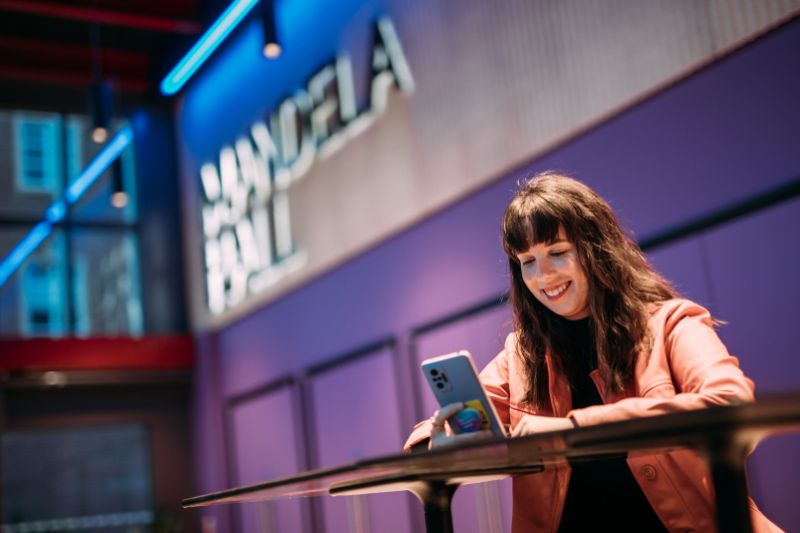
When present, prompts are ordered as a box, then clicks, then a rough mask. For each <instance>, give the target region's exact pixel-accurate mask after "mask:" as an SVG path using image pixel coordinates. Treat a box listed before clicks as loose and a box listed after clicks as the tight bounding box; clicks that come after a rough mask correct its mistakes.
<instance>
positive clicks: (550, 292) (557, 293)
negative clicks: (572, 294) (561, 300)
mask: <svg viewBox="0 0 800 533" xmlns="http://www.w3.org/2000/svg"><path fill="white" fill-rule="evenodd" d="M569 284H570V282H569V281H568V282H566V283H564V284H563V285H559V286H558V287H554V288H552V289H543V290H542V292H544V293H545V294H546V295H547V297H548V298H555V297H556V296H560V295H561V293H563V292H564V291H565V290H567V287H569Z"/></svg>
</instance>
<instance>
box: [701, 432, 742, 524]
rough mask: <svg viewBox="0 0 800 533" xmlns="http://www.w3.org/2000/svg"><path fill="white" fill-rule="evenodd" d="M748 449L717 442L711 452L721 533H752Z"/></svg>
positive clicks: (710, 459)
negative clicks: (746, 470) (748, 486)
mask: <svg viewBox="0 0 800 533" xmlns="http://www.w3.org/2000/svg"><path fill="white" fill-rule="evenodd" d="M746 458H747V447H746V446H742V445H741V444H734V443H717V444H716V445H715V446H713V447H712V448H711V449H709V461H710V463H711V474H712V476H713V478H714V492H715V494H716V500H717V501H716V510H717V528H718V529H719V531H720V532H721V533H752V531H753V528H752V524H751V522H750V506H749V505H748V503H747V497H748V490H747V476H746V473H745V460H746Z"/></svg>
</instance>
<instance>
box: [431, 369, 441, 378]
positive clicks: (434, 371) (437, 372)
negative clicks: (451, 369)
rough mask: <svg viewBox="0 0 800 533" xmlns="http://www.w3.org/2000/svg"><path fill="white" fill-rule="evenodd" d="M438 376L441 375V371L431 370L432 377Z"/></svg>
mask: <svg viewBox="0 0 800 533" xmlns="http://www.w3.org/2000/svg"><path fill="white" fill-rule="evenodd" d="M438 375H439V371H438V370H436V369H435V368H431V376H438Z"/></svg>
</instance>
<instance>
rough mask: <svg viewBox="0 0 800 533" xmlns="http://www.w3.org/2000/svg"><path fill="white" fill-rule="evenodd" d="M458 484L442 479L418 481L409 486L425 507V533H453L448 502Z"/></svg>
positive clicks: (451, 498) (451, 516)
mask: <svg viewBox="0 0 800 533" xmlns="http://www.w3.org/2000/svg"><path fill="white" fill-rule="evenodd" d="M457 488H458V485H457V484H456V485H451V484H448V483H445V482H443V481H420V482H419V483H417V484H415V485H414V486H413V487H411V488H409V490H410V491H411V492H413V493H414V495H415V496H416V497H417V498H418V499H419V501H421V502H422V505H423V507H424V509H425V531H426V532H427V533H453V515H452V513H451V512H450V502H452V500H453V494H454V493H455V492H456V489H457Z"/></svg>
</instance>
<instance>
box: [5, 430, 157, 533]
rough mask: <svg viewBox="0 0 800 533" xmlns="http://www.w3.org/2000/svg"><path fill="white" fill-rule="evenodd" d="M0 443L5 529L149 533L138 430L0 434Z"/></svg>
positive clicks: (147, 476)
mask: <svg viewBox="0 0 800 533" xmlns="http://www.w3.org/2000/svg"><path fill="white" fill-rule="evenodd" d="M0 442H1V443H2V446H1V448H0V450H2V451H1V452H0V453H2V469H0V472H2V486H3V491H2V525H1V526H0V528H1V529H2V531H3V532H4V533H17V532H20V533H21V532H31V531H103V532H128V531H142V532H145V531H152V523H153V521H154V518H155V516H154V512H153V480H152V465H151V458H150V451H149V450H150V435H149V433H148V431H147V430H146V429H145V428H144V427H142V426H139V425H115V426H108V427H93V428H77V429H73V428H69V429H47V430H16V431H5V432H3V434H2V437H0ZM43 450H47V453H42V451H43Z"/></svg>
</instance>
